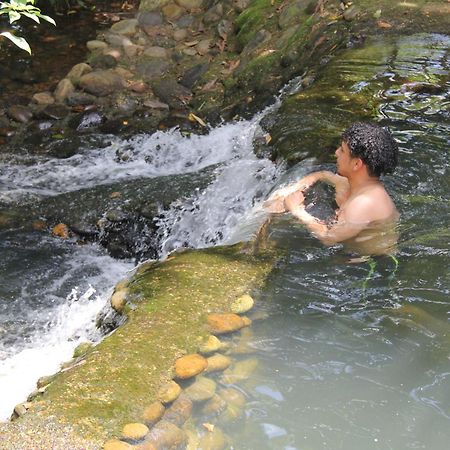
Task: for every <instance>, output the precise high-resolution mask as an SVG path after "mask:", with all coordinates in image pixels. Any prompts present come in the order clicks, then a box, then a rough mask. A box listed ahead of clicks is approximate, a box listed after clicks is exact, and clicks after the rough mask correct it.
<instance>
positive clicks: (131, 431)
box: [122, 423, 150, 441]
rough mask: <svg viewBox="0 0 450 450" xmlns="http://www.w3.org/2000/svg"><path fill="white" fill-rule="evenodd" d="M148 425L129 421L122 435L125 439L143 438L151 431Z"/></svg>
mask: <svg viewBox="0 0 450 450" xmlns="http://www.w3.org/2000/svg"><path fill="white" fill-rule="evenodd" d="M149 431H150V430H149V428H148V427H147V425H144V424H143V423H127V424H126V425H125V426H124V427H123V429H122V436H123V437H124V438H125V439H133V440H136V441H137V440H141V439H144V438H145V436H147V434H148V432H149Z"/></svg>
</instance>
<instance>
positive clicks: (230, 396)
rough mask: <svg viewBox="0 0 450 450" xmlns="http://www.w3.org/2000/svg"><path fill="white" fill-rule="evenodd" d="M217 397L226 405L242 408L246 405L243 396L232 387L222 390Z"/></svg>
mask: <svg viewBox="0 0 450 450" xmlns="http://www.w3.org/2000/svg"><path fill="white" fill-rule="evenodd" d="M219 396H220V397H221V398H222V399H223V400H225V401H226V402H227V403H228V404H230V405H234V406H239V407H240V408H243V407H244V406H245V403H246V399H245V395H244V394H243V393H242V392H241V391H239V390H237V389H235V388H232V387H228V388H223V389H221V390H220V392H219Z"/></svg>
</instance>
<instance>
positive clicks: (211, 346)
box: [199, 334, 222, 354]
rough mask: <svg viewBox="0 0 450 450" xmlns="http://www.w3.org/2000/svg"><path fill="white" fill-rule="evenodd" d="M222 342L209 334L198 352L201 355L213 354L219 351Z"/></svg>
mask: <svg viewBox="0 0 450 450" xmlns="http://www.w3.org/2000/svg"><path fill="white" fill-rule="evenodd" d="M221 347H222V342H220V340H219V338H218V337H216V336H213V335H212V334H210V335H209V336H208V338H207V340H206V341H205V342H204V343H203V344H202V345H201V346H200V348H199V352H200V353H203V354H208V353H213V352H216V351H217V350H220V348H221Z"/></svg>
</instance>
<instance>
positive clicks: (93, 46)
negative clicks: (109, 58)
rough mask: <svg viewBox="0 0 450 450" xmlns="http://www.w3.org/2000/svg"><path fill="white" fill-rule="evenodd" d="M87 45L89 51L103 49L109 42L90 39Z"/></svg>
mask: <svg viewBox="0 0 450 450" xmlns="http://www.w3.org/2000/svg"><path fill="white" fill-rule="evenodd" d="M86 47H87V48H88V50H89V51H91V52H93V51H95V50H102V49H104V48H106V47H108V44H107V43H106V42H104V41H98V40H93V41H88V42H87V43H86Z"/></svg>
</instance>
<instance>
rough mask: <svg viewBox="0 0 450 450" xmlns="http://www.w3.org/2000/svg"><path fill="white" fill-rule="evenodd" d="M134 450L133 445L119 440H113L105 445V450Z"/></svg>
mask: <svg viewBox="0 0 450 450" xmlns="http://www.w3.org/2000/svg"><path fill="white" fill-rule="evenodd" d="M132 448H133V446H132V445H130V444H127V443H126V442H122V441H119V440H117V439H111V440H109V441H108V442H105V444H104V445H103V450H130V449H132Z"/></svg>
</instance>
